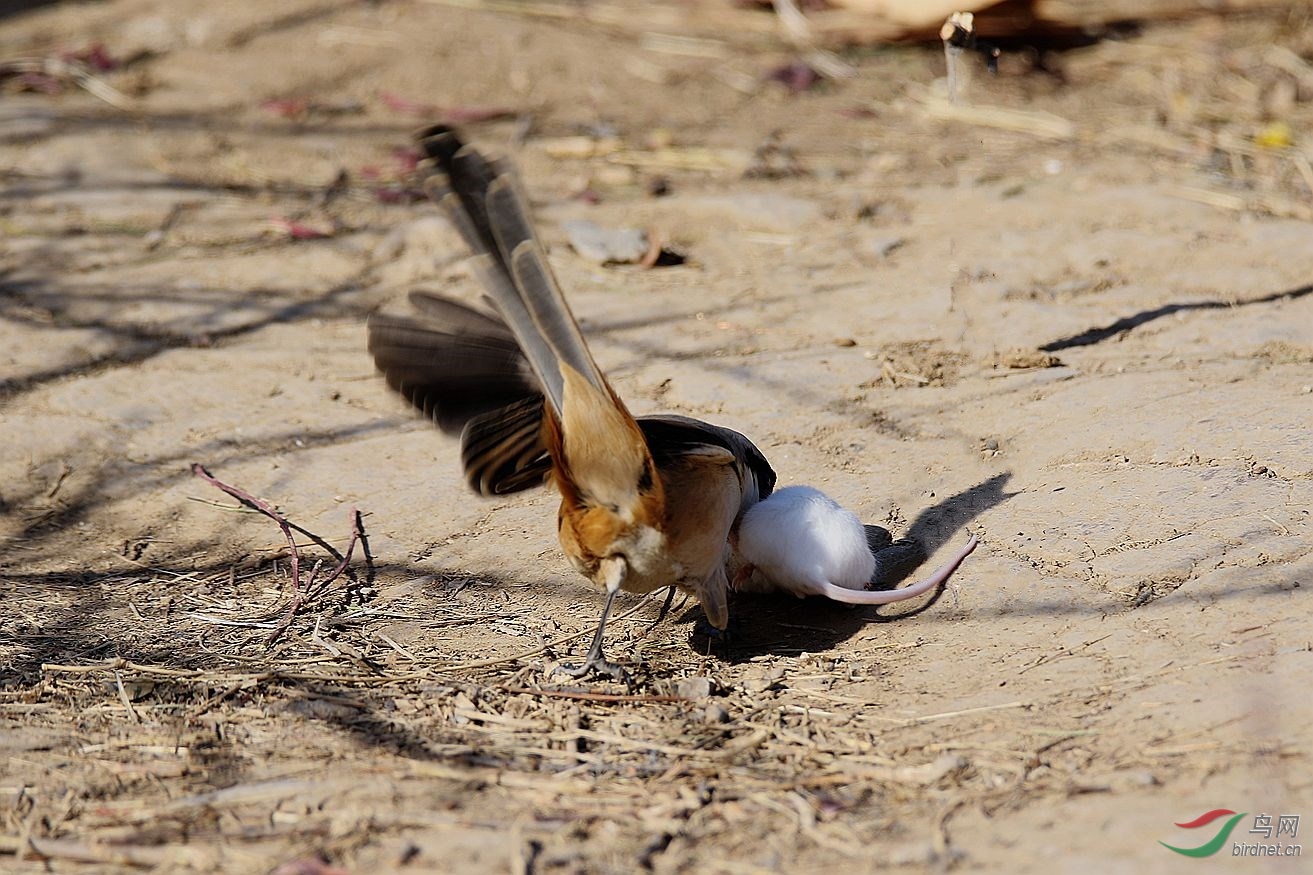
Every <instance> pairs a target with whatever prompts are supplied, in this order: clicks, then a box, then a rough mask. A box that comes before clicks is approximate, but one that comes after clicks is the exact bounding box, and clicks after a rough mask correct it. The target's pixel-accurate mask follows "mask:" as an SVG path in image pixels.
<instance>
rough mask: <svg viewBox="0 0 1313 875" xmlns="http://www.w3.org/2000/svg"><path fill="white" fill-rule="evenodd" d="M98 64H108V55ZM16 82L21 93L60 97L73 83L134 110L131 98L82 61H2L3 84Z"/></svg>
mask: <svg viewBox="0 0 1313 875" xmlns="http://www.w3.org/2000/svg"><path fill="white" fill-rule="evenodd" d="M96 57H98V58H100V60H99V61H98V62H100V63H105V62H108V55H104V56H103V57H101V56H100V55H99V54H97V55H96ZM11 79H12V80H14V82H15V83H16V84H15V85H14V86H12V87H14V88H15V89H16V90H18V91H35V92H38V93H41V94H59V93H61V92H62V91H63V90H64V83H66V82H71V83H73V84H74V85H76V86H78V87H79V88H81V89H82V90H83V91H86V92H87V93H88V94H90V95H92V96H93V97H97V98H99V99H101V100H103V101H105V102H106V103H108V104H109V105H110V106H113V107H115V108H116V109H122V110H125V111H126V110H130V109H132V108H133V101H132V98H130V97H128V96H127V95H126V94H124V93H123V92H122V91H119V90H118V89H117V88H115V87H113V86H112V85H110V84H108V83H107V82H105V81H104V80H103V79H101V78H99V77H98V76H96V75H95V74H94V73H92V69H91V68H90V67H89V66H88V65H87V64H86V63H85V62H83V61H81V60H76V59H66V58H62V57H61V58H14V59H12V60H8V61H0V82H6V81H7V80H11Z"/></svg>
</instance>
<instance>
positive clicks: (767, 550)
mask: <svg viewBox="0 0 1313 875" xmlns="http://www.w3.org/2000/svg"><path fill="white" fill-rule="evenodd" d="M976 543H977V542H976V538H975V536H974V535H973V536H972V537H971V539H970V540H969V541H968V542H967V544H966V546H965V547H963V548H962V549H961V550H959V551H958V553H957V554H956V555H955V556H954V557H953V558H951V559H950V560H949V561H948V562H947V563H945V564H944V565H942V566H940V567H939V568H938V569H936V570H935V572H934V573H933V574H931V575H930V576H929V577H927V578H926V579H924V580H921V581H918V582H917V583H915V584H912V585H911V586H908V587H904V588H903V589H896V590H886V591H879V592H871V591H868V590H867V589H866V587H867V586H868V585H869V584H870V581H871V576H872V575H873V574H874V573H875V555H874V554H873V553H872V552H871V548H870V545H869V543H868V541H867V536H866V528H865V527H864V526H863V525H862V521H861V520H860V519H858V518H857V515H856V514H854V513H853V512H852V511H850V510H847V509H846V508H844V507H843V506H842V505H840V504H839V503H838V502H837V501H835V500H834V499H832V498H830V497H829V496H828V495H826V494H825V493H824V492H821V491H820V490H819V489H816V488H814V487H811V486H786V487H783V488H781V489H777V490H776V491H775V492H773V493H771V495H770V497H768V498H767V499H766V500H765V501H761V502H758V503H757V504H754V505H753V506H752V507H750V508H749V509H748V510H747V512H746V513H745V514H744V516H743V521H742V522H741V524H740V526H739V532H738V552H739V556H740V557H741V558H742V560H743V561H744V563H745V564H744V566H743V567H742V568H741V569H740V570H739V572H738V574H737V575H736V576H735V587H736V588H738V589H748V590H754V591H759V592H761V591H766V592H770V591H777V592H789V593H793V594H794V595H796V596H798V597H799V598H804V597H806V596H822V597H824V598H829V599H833V600H834V601H840V602H846V603H848V604H863V605H883V604H890V603H892V602H898V601H903V600H904V599H909V598H914V597H916V596H918V595H921V594H922V593H926V592H929V591H931V590H933V589H937V588H938V587H940V586H943V585H944V583H945V582H947V581H948V579H949V577H951V576H952V574H953V572H954V571H956V570H957V567H958V566H959V565H961V564H962V560H964V559H966V557H967V556H969V555H970V554H971V551H972V550H974V549H975V548H976ZM754 570H755V571H756V572H757V573H756V574H755V575H754V574H753V571H754Z"/></svg>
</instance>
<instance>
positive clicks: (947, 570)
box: [817, 535, 979, 605]
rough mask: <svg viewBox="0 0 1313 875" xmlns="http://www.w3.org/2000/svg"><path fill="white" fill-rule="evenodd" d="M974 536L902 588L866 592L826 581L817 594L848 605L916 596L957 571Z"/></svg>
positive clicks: (942, 581) (970, 546)
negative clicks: (944, 560)
mask: <svg viewBox="0 0 1313 875" xmlns="http://www.w3.org/2000/svg"><path fill="white" fill-rule="evenodd" d="M977 543H979V542H978V541H977V540H976V536H975V535H972V536H971V540H969V541H967V544H966V546H965V547H963V548H962V549H961V550H959V551H958V553H957V555H956V556H954V557H953V558H952V559H949V560H948V561H947V562H945V563H944V564H943V565H941V566H939V568H937V569H935V573H934V574H932V575H930V576H929V577H927V578H926V579H925V580H919V581H917V582H916V583H914V584H912V585H911V586H907V587H903V588H902V589H891V590H885V591H883V592H868V591H866V590H858V589H844V588H843V587H841V586H835V585H834V584H832V583H827V584H825V585H824V586H823V587H822V591H821V592H819V593H817V595H823V596H825V597H826V598H829V599H833V600H834V601H836V602H847V603H848V604H850V605H887V604H890V603H892V602H901V601H903V600H904V599H912V598H916V597H917V596H919V595H921V594H923V593H927V592H930V591H931V590H933V589H938V588H939V587H941V586H943V585H944V584H945V583H947V582H948V579H949V578H950V577H952V576H953V572H954V571H957V567H958V566H959V565H961V564H962V560H963V559H966V558H967V557H968V556H970V555H971V551H972V550H974V549H976V544H977Z"/></svg>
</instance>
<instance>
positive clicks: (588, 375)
mask: <svg viewBox="0 0 1313 875" xmlns="http://www.w3.org/2000/svg"><path fill="white" fill-rule="evenodd" d="M419 143H420V147H421V149H422V150H423V153H424V157H425V161H424V162H423V164H422V165H421V168H422V169H423V170H424V171H425V172H426V174H427V175H426V176H425V178H424V188H425V191H426V192H427V194H428V195H429V197H430V198H432V199H433V201H434V202H435V203H437V204H438V206H440V207H441V208H442V209H443V211H444V212H445V213H446V215H447V217H448V218H449V219H451V221H452V223H453V224H454V225H455V226H456V228H457V230H459V232H460V234H461V236H462V237H463V238H464V239H465V242H466V244H467V245H468V246H469V247H470V250H471V251H472V252H473V253H474V267H475V270H476V271H477V272H478V274H479V279H480V281H481V282H482V283H483V285H484V287H485V288H486V289H487V292H488V296H489V297H490V298H491V299H492V302H493V304H494V305H495V306H496V308H497V310H498V312H500V313H501V315H502V317H503V318H504V319H505V320H506V323H507V325H509V326H510V328H511V331H512V333H514V335H515V339H516V341H517V342H518V343H519V344H520V347H521V349H522V350H523V351H524V354H525V356H526V357H527V358H528V359H529V364H530V366H531V367H532V368H533V370H534V373H536V374H537V375H538V379H539V380H541V381H542V385H543V389H544V392H545V393H546V396H547V400H548V403H549V404H551V406H552V408H553V409H554V410H555V412H556V413H557V414H558V415H560V414H561V412H562V407H563V395H564V382H565V376H564V368H563V366H568V367H570V368H572V369H573V370H574V371H575V372H576V373H578V374H580V375H581V376H582V377H583V378H584V379H585V380H586V381H587V382H588V383H589V384H591V385H592V386H593V387H594V388H596V389H598V390H599V391H602V392H605V393H608V394H609V392H610V390H609V387H607V385H606V380H605V378H604V377H603V376H602V372H601V371H600V370H599V369H598V367H597V364H596V363H595V362H594V361H593V357H592V354H591V353H590V352H589V350H588V345H587V344H586V343H585V342H584V338H583V334H582V333H581V332H580V331H579V326H578V324H577V323H576V322H575V320H574V316H573V314H572V313H571V312H570V307H569V305H568V304H567V303H566V301H565V296H564V295H563V294H562V293H561V287H560V286H559V285H558V284H557V282H556V277H555V275H554V274H553V273H552V270H551V267H550V266H549V265H548V263H547V258H546V255H545V253H544V251H543V247H542V244H541V243H540V242H539V241H538V237H537V234H536V233H535V232H534V228H533V223H532V221H531V219H530V218H529V214H528V211H527V210H526V209H525V206H524V199H523V198H522V197H521V195H520V192H519V187H518V185H517V184H516V180H515V176H514V173H513V172H512V170H511V169H510V168H509V167H508V166H507V165H506V163H505V162H503V161H495V160H494V161H490V160H488V159H487V158H485V157H484V156H483V155H482V154H481V153H480V152H479V151H478V150H476V149H474V148H473V147H471V146H467V145H465V144H464V143H463V142H462V141H461V139H460V136H459V135H458V134H457V133H456V132H455V131H454V130H452V129H451V128H449V127H447V126H445V125H436V126H434V127H431V128H427V129H425V130H423V131H421V132H420V134H419Z"/></svg>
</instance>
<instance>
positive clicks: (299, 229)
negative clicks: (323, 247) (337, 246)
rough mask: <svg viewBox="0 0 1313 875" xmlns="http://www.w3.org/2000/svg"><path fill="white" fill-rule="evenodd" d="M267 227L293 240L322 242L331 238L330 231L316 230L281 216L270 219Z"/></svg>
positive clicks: (331, 233)
mask: <svg viewBox="0 0 1313 875" xmlns="http://www.w3.org/2000/svg"><path fill="white" fill-rule="evenodd" d="M269 225H270V227H272V228H273V229H274V230H276V231H279V232H281V233H283V234H286V235H287V236H288V237H290V238H292V239H293V240H323V239H325V238H327V237H332V236H333V232H332V231H331V230H327V231H326V230H324V229H322V228H316V227H314V226H312V225H307V224H305V223H304V222H298V221H296V220H294V219H287V218H283V217H281V216H279V217H275V218H273V219H270V220H269Z"/></svg>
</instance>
